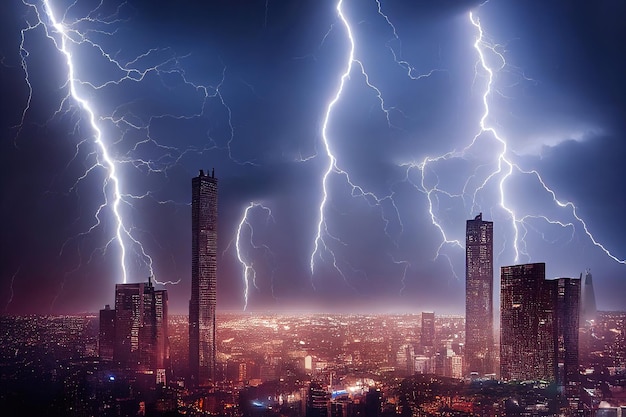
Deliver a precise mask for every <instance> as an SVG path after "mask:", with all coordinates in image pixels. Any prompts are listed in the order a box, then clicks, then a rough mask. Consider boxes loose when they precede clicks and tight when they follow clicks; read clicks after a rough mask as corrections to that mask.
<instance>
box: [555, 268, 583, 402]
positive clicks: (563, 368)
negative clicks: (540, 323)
mask: <svg viewBox="0 0 626 417" xmlns="http://www.w3.org/2000/svg"><path fill="white" fill-rule="evenodd" d="M554 282H555V284H556V286H557V289H556V315H557V334H556V337H557V383H558V386H559V389H560V390H561V392H562V393H564V394H565V395H567V396H568V397H573V396H576V395H577V394H578V391H579V370H578V366H579V353H578V351H579V340H578V336H579V320H580V319H579V311H580V289H581V281H580V279H574V278H559V279H557V280H555V281H554Z"/></svg>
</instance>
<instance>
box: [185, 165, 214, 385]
mask: <svg viewBox="0 0 626 417" xmlns="http://www.w3.org/2000/svg"><path fill="white" fill-rule="evenodd" d="M216 306H217V178H215V171H212V172H211V175H210V176H209V175H208V173H207V174H205V173H204V171H203V170H200V174H199V175H198V176H197V177H195V178H193V179H192V181H191V299H190V300H189V371H190V376H191V383H192V384H193V385H197V386H202V385H207V384H208V383H209V382H211V381H215V377H216V375H215V369H216V349H215V310H216Z"/></svg>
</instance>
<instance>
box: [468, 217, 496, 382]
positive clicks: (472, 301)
mask: <svg viewBox="0 0 626 417" xmlns="http://www.w3.org/2000/svg"><path fill="white" fill-rule="evenodd" d="M493 359H494V348H493V222H487V221H483V215H482V213H480V214H479V215H478V216H476V217H475V218H474V220H468V221H467V226H466V233H465V370H466V373H468V374H469V373H471V372H477V373H478V374H479V375H485V374H490V373H493V372H494V360H493Z"/></svg>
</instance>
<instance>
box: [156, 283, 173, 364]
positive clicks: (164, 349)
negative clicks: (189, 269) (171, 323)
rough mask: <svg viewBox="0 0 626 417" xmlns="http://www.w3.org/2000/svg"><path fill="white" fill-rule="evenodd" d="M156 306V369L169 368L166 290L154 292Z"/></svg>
mask: <svg viewBox="0 0 626 417" xmlns="http://www.w3.org/2000/svg"><path fill="white" fill-rule="evenodd" d="M154 306H155V313H156V329H157V332H156V333H157V345H156V355H157V356H156V364H155V366H156V368H157V369H166V368H169V367H170V366H169V365H170V364H169V360H170V344H169V332H168V328H167V317H168V316H167V310H168V308H167V307H168V299H167V291H166V290H157V291H155V292H154Z"/></svg>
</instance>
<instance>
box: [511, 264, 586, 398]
mask: <svg viewBox="0 0 626 417" xmlns="http://www.w3.org/2000/svg"><path fill="white" fill-rule="evenodd" d="M545 270H546V267H545V264H543V263H535V264H524V265H514V266H503V267H502V271H501V296H500V300H501V301H500V326H501V336H500V374H501V378H502V379H503V380H505V381H511V380H518V381H522V380H544V381H550V382H556V383H557V385H558V387H559V389H560V390H561V392H563V393H565V394H566V395H567V396H576V395H577V393H578V384H579V381H578V309H579V305H578V304H579V299H580V280H579V279H574V278H558V279H554V280H546V279H545Z"/></svg>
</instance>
